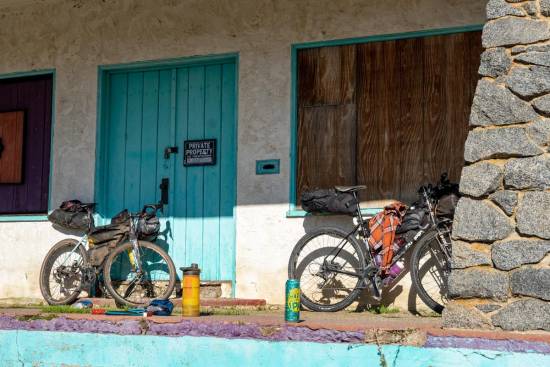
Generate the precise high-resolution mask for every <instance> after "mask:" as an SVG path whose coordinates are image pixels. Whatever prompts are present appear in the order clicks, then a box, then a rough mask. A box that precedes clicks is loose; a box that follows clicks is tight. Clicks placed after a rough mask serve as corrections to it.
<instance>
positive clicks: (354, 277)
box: [288, 228, 365, 312]
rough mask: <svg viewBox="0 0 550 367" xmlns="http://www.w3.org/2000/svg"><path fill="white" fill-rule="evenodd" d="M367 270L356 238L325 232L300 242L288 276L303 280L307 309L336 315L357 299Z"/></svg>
mask: <svg viewBox="0 0 550 367" xmlns="http://www.w3.org/2000/svg"><path fill="white" fill-rule="evenodd" d="M364 269H365V255H364V250H363V246H361V244H360V243H359V241H358V240H357V239H356V238H355V237H354V236H353V235H350V236H348V233H346V232H344V231H342V230H340V229H337V228H322V229H319V230H316V231H314V232H312V233H309V234H306V235H305V236H304V237H302V238H301V239H300V241H298V243H297V244H296V246H295V247H294V250H293V251H292V255H291V256H290V260H289V263H288V276H289V278H290V279H298V280H300V291H301V301H302V304H303V305H304V306H305V307H307V308H308V309H310V310H312V311H318V312H335V311H339V310H342V309H344V308H346V307H348V306H349V305H350V304H352V303H353V302H354V301H355V300H356V299H357V297H358V296H359V294H360V292H361V290H362V289H361V287H360V285H361V282H362V276H363V272H364ZM339 271H341V272H339ZM343 272H345V273H343Z"/></svg>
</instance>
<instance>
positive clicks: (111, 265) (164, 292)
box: [103, 241, 176, 306]
mask: <svg viewBox="0 0 550 367" xmlns="http://www.w3.org/2000/svg"><path fill="white" fill-rule="evenodd" d="M138 246H139V253H140V257H141V268H142V272H141V273H140V272H138V271H137V267H136V265H137V264H136V259H135V257H134V255H133V252H132V244H131V243H130V242H126V243H124V244H122V245H120V246H118V247H117V248H115V249H114V250H113V252H111V254H110V255H109V257H108V258H107V260H106V261H105V265H104V268H103V277H104V279H105V287H106V288H107V291H108V292H109V293H110V294H111V296H112V297H113V298H114V299H115V301H116V302H117V303H119V304H127V305H130V306H143V305H147V304H148V303H149V302H150V301H151V300H153V299H167V298H168V297H170V295H171V294H172V291H173V290H174V287H175V285H176V268H175V266H174V263H173V262H172V259H171V258H170V256H169V255H168V254H167V253H166V251H164V250H163V249H162V248H160V247H159V246H157V245H155V244H153V243H150V242H146V241H139V242H138Z"/></svg>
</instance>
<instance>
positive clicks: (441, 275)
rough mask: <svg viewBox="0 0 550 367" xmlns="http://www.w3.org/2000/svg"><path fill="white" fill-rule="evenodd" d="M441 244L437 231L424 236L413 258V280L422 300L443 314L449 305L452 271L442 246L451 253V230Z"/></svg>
mask: <svg viewBox="0 0 550 367" xmlns="http://www.w3.org/2000/svg"><path fill="white" fill-rule="evenodd" d="M443 236H444V238H445V242H444V243H441V239H440V238H439V236H438V233H437V231H436V230H434V231H431V232H429V233H427V234H426V235H424V237H423V238H422V239H421V240H420V241H419V243H418V244H417V245H416V246H415V248H414V250H413V252H412V256H411V279H412V283H413V286H414V287H415V289H416V291H417V293H418V296H419V297H420V299H421V300H422V301H423V302H424V303H425V304H426V305H427V306H428V307H429V308H431V309H432V310H433V311H435V312H437V313H441V312H443V309H444V308H445V305H446V304H447V292H448V288H447V280H448V278H449V273H450V270H451V264H450V259H448V258H447V256H446V255H445V253H443V251H442V250H441V246H445V248H446V249H447V250H448V251H449V253H450V250H451V249H450V230H449V231H447V232H446V233H443Z"/></svg>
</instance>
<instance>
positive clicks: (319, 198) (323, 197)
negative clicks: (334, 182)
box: [301, 189, 357, 215]
mask: <svg viewBox="0 0 550 367" xmlns="http://www.w3.org/2000/svg"><path fill="white" fill-rule="evenodd" d="M301 202H302V209H304V210H305V211H306V212H308V213H333V214H346V215H354V214H355V213H356V211H357V199H356V198H355V196H354V195H353V194H351V193H341V192H336V191H335V190H333V189H329V190H326V189H320V190H313V191H306V192H304V193H303V194H302V200H301Z"/></svg>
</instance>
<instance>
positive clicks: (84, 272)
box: [40, 203, 176, 306]
mask: <svg viewBox="0 0 550 367" xmlns="http://www.w3.org/2000/svg"><path fill="white" fill-rule="evenodd" d="M95 205H96V204H95V203H90V204H81V203H79V210H81V212H85V213H86V214H85V215H86V216H87V217H86V220H87V223H89V224H88V228H87V230H86V232H85V233H84V235H83V236H82V237H81V238H80V239H79V240H76V239H72V238H71V239H64V240H61V241H59V242H58V243H56V244H55V245H54V246H53V247H52V248H51V249H50V251H49V252H48V254H47V255H46V257H45V258H44V261H43V263H42V267H41V269H40V291H41V293H42V295H43V296H44V299H45V300H46V301H47V302H48V304H50V305H65V304H71V303H73V302H74V301H75V300H76V299H77V297H78V296H79V295H80V293H81V291H82V290H86V289H87V290H88V291H90V289H91V288H92V287H94V286H95V284H96V280H102V282H100V283H101V284H102V285H103V287H102V288H103V291H104V292H105V293H107V294H109V295H110V296H111V297H112V298H114V300H115V302H116V304H117V305H124V304H126V305H129V306H143V305H146V304H148V303H149V301H150V300H152V299H167V298H168V297H169V296H170V295H171V294H172V292H173V290H174V287H175V284H176V268H175V266H174V263H173V261H172V259H171V258H170V256H169V255H168V254H167V253H166V251H164V250H163V249H162V248H161V247H159V246H158V245H156V244H154V243H151V242H149V241H147V240H150V239H152V238H155V239H156V235H158V229H159V226H160V224H159V222H158V219H157V217H156V214H157V212H158V211H159V210H162V208H163V205H162V204H148V205H145V206H144V207H143V209H142V210H141V211H140V212H137V213H130V212H128V211H127V210H124V211H122V212H121V213H120V214H119V215H117V216H116V217H115V218H116V220H115V219H113V220H112V222H111V224H109V225H105V226H99V227H95V224H94V219H93V211H94V208H95ZM151 223H152V224H153V227H154V228H153V229H151V228H149V227H150V225H151ZM148 224H149V227H148ZM151 236H152V237H151ZM89 293H90V292H89Z"/></svg>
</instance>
